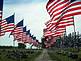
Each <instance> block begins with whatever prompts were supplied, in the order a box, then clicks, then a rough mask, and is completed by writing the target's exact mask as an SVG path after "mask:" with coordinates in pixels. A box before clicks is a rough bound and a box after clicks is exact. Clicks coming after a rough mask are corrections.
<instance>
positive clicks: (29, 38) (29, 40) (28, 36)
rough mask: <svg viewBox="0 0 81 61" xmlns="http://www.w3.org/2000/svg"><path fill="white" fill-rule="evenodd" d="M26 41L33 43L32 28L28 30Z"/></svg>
mask: <svg viewBox="0 0 81 61" xmlns="http://www.w3.org/2000/svg"><path fill="white" fill-rule="evenodd" d="M24 43H29V44H31V43H32V39H31V33H30V30H28V31H26V41H25V42H24Z"/></svg>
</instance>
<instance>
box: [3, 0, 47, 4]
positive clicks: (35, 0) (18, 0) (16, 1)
mask: <svg viewBox="0 0 81 61" xmlns="http://www.w3.org/2000/svg"><path fill="white" fill-rule="evenodd" d="M45 1H47V0H4V2H5V4H25V3H26V4H29V3H39V2H45Z"/></svg>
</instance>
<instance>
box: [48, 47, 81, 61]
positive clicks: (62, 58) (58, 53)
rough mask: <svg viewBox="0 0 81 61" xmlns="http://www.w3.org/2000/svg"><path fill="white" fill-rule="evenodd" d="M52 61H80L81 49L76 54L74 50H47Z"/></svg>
mask: <svg viewBox="0 0 81 61" xmlns="http://www.w3.org/2000/svg"><path fill="white" fill-rule="evenodd" d="M48 54H49V56H50V58H51V59H52V60H53V61H81V48H80V51H79V52H78V51H77V49H76V48H75V49H74V48H67V49H53V50H48Z"/></svg>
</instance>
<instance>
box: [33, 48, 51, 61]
mask: <svg viewBox="0 0 81 61" xmlns="http://www.w3.org/2000/svg"><path fill="white" fill-rule="evenodd" d="M35 61H52V60H51V59H50V57H49V55H48V53H47V50H46V49H44V50H43V52H42V53H41V55H40V56H39V57H37V58H36V60H35Z"/></svg>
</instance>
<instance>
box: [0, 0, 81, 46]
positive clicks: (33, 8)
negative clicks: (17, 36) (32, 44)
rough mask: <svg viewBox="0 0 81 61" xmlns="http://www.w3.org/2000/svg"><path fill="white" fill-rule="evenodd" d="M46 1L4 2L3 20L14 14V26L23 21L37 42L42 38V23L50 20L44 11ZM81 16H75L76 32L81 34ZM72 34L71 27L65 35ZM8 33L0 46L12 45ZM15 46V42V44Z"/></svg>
mask: <svg viewBox="0 0 81 61" xmlns="http://www.w3.org/2000/svg"><path fill="white" fill-rule="evenodd" d="M47 1H48V0H4V7H3V19H4V18H6V17H8V16H10V15H12V14H14V13H15V24H17V23H18V22H19V21H21V20H22V19H24V26H27V29H30V30H31V34H32V35H34V36H36V37H37V39H39V41H41V37H42V36H43V28H44V27H45V25H44V23H45V22H46V21H48V20H49V19H50V17H49V14H48V13H47V11H46V3H47ZM80 17H81V15H79V16H75V27H76V31H79V32H80V33H81V25H80V24H81V18H80ZM70 32H73V26H69V27H67V34H68V33H70ZM8 35H9V33H6V35H5V36H2V37H0V45H13V36H11V37H10V38H9V36H8ZM16 45H17V42H16Z"/></svg>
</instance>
